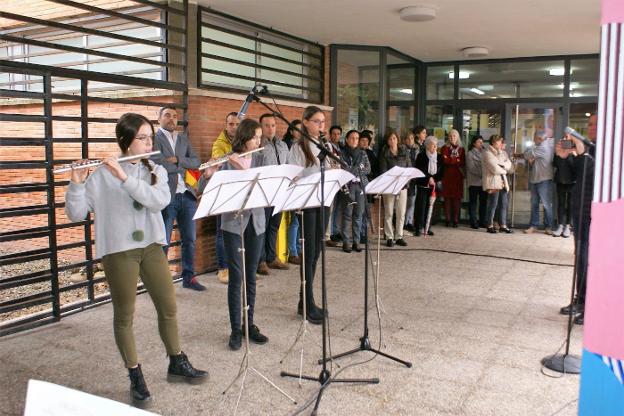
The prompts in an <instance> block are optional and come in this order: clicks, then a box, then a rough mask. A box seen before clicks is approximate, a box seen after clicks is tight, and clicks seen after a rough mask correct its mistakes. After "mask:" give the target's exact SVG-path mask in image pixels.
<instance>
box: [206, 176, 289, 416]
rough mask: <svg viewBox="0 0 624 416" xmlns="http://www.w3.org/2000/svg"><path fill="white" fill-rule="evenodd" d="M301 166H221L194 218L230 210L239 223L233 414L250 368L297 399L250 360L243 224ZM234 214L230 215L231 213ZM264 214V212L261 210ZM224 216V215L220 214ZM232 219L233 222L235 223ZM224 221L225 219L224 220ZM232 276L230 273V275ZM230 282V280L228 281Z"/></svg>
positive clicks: (246, 224) (276, 387) (265, 204)
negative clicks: (239, 334) (238, 341)
mask: <svg viewBox="0 0 624 416" xmlns="http://www.w3.org/2000/svg"><path fill="white" fill-rule="evenodd" d="M299 172H301V168H299V167H296V166H292V165H281V166H271V167H269V168H253V169H248V170H223V171H220V172H217V173H215V174H214V175H213V177H212V178H211V180H210V182H209V183H208V185H207V186H206V189H205V190H204V193H203V195H202V198H201V200H200V205H199V207H198V209H197V212H196V214H195V217H194V219H196V218H201V217H203V216H207V215H216V214H224V215H227V214H229V215H230V217H229V218H227V220H228V221H230V222H231V221H235V222H236V221H237V222H239V223H240V230H239V238H240V247H239V249H238V252H239V253H240V256H241V265H242V267H241V270H242V273H241V277H242V279H241V281H242V292H243V303H242V305H241V309H242V312H243V330H244V336H245V353H244V355H243V359H242V361H241V365H240V368H239V371H238V374H237V375H236V376H235V377H234V379H233V380H232V382H231V383H230V384H229V385H228V386H227V388H226V389H225V390H224V391H223V394H225V393H227V391H228V390H230V388H232V387H233V386H234V384H235V383H236V382H237V381H238V380H239V379H241V378H242V381H241V385H240V390H239V392H238V396H237V399H236V405H235V407H234V414H236V413H237V412H238V406H239V404H240V400H241V397H242V394H243V390H244V388H245V381H246V379H247V374H248V372H249V371H252V372H253V373H255V374H257V375H258V376H260V377H261V378H262V379H263V380H264V381H266V382H267V383H269V385H271V387H273V388H274V389H276V390H277V391H279V392H280V393H281V394H282V395H283V396H284V397H286V398H288V399H289V400H290V401H291V402H293V403H294V404H296V403H297V402H296V401H295V399H293V398H292V397H291V396H289V395H288V394H287V393H286V392H285V391H284V390H282V389H281V388H279V387H278V386H277V385H276V384H275V383H273V382H272V381H271V380H269V379H268V378H267V377H266V376H265V375H263V374H262V373H261V372H260V371H258V370H257V369H256V368H255V367H254V366H253V365H252V364H251V363H250V359H251V349H250V346H249V300H248V298H247V284H248V282H247V270H246V262H247V259H246V248H245V228H246V227H247V226H251V227H253V226H254V225H253V222H252V216H251V215H246V211H248V210H250V209H254V208H264V207H266V206H269V205H272V204H273V203H274V200H275V199H276V196H277V195H279V194H281V192H283V191H284V190H285V188H286V186H287V185H288V184H289V183H290V181H291V180H292V178H294V177H295V176H296V175H297V174H298V173H299ZM232 214H233V215H232ZM262 215H264V214H262ZM222 218H223V217H222ZM235 222H234V223H235ZM223 223H224V224H225V223H226V222H223ZM233 278H234V276H230V279H233ZM230 283H231V282H230Z"/></svg>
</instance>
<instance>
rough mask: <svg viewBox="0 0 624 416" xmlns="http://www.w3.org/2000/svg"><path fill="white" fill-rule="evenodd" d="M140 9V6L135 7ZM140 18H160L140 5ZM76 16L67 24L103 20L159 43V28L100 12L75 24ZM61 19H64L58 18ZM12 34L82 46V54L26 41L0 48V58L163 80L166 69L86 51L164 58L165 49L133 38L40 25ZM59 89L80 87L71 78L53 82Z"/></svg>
mask: <svg viewBox="0 0 624 416" xmlns="http://www.w3.org/2000/svg"><path fill="white" fill-rule="evenodd" d="M137 10H139V9H137ZM140 11H141V17H142V18H145V19H148V20H152V21H158V22H160V21H161V13H160V11H159V9H156V8H152V9H146V8H145V7H143V6H141V8H140ZM125 13H127V14H129V15H135V14H136V13H135V10H127V11H126V12H125ZM70 19H75V16H67V23H68V24H80V25H84V26H86V27H99V26H101V25H102V20H104V19H105V20H106V30H105V32H106V31H108V32H111V33H118V34H122V35H125V36H130V37H134V38H137V39H144V40H151V41H156V42H160V41H161V34H162V30H161V29H160V28H156V27H152V26H146V25H144V24H142V23H138V22H129V21H128V20H126V19H115V18H110V17H103V16H101V15H91V16H85V17H84V18H83V19H82V20H81V22H80V23H75V22H74V21H73V20H70ZM61 22H63V21H61ZM12 34H13V35H16V36H21V37H24V38H27V39H35V40H38V41H43V42H49V43H52V44H59V45H65V46H72V47H79V48H85V49H86V50H85V53H80V52H68V51H65V50H62V49H55V48H52V47H44V46H34V45H26V44H8V45H7V47H5V48H0V51H2V52H4V56H3V58H5V59H9V60H13V61H21V62H29V63H33V64H40V65H48V66H57V67H62V68H69V69H84V70H88V71H95V72H104V73H107V74H120V75H126V76H134V77H140V78H150V79H164V74H165V70H164V68H163V67H162V66H160V65H149V64H145V63H138V62H130V61H126V60H124V59H112V58H108V57H103V56H97V55H92V54H89V50H97V51H102V52H110V53H116V54H119V55H122V56H123V57H126V56H127V57H140V58H145V59H152V60H154V61H163V60H164V56H165V54H164V48H161V47H158V46H150V45H144V44H140V43H136V42H132V41H120V40H118V39H112V38H109V37H106V36H99V35H87V34H83V33H78V32H71V31H69V30H67V31H63V32H59V31H58V29H55V28H46V27H43V28H42V27H41V25H24V26H20V28H19V30H18V31H15V30H14V31H13V32H12ZM10 82H11V83H10V84H8V85H3V88H8V89H27V90H30V91H41V89H42V85H41V83H36V82H34V83H33V82H26V83H24V80H22V79H17V78H13V79H11V81H10ZM55 88H56V89H57V90H59V91H63V92H68V91H73V90H79V89H80V83H79V82H78V83H76V82H74V81H71V82H70V81H62V82H58V83H57V84H56V85H55Z"/></svg>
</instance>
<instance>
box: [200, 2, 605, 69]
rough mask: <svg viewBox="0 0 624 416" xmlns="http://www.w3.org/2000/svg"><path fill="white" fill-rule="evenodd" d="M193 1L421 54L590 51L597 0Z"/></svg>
mask: <svg viewBox="0 0 624 416" xmlns="http://www.w3.org/2000/svg"><path fill="white" fill-rule="evenodd" d="M197 2H198V3H199V4H200V5H201V6H205V7H208V6H210V7H211V8H213V9H215V10H217V11H220V12H224V13H227V14H230V15H233V16H236V17H239V18H241V19H244V20H249V21H252V22H255V23H258V24H261V25H263V26H268V27H273V28H274V29H276V30H279V31H282V32H286V33H288V34H291V35H295V36H299V37H302V38H304V39H307V40H311V41H315V42H318V43H321V44H323V45H329V44H332V43H345V44H354V45H376V46H390V47H392V48H394V49H397V50H398V51H401V52H403V53H405V54H407V55H410V56H412V57H415V58H418V59H421V60H423V61H426V62H432V61H445V60H460V59H464V57H463V56H462V54H461V52H460V50H461V49H462V48H465V47H468V46H476V45H478V46H486V47H488V48H489V49H490V55H489V56H488V58H511V57H525V56H544V55H568V54H585V53H598V52H599V51H600V43H599V42H600V0H425V2H423V3H421V2H419V1H413V0H197ZM419 4H427V5H431V6H434V7H435V8H437V10H438V13H437V17H436V19H434V20H432V21H429V22H403V21H401V20H400V19H399V10H400V9H401V8H403V7H406V6H413V5H419Z"/></svg>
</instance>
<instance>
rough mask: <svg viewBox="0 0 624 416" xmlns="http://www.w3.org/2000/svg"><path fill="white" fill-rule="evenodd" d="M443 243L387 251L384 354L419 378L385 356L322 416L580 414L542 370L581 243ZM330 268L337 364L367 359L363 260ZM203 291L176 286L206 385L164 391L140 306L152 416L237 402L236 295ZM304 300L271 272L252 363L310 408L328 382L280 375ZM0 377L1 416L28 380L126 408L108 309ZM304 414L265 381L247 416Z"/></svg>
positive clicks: (453, 233) (575, 349)
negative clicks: (232, 327)
mask: <svg viewBox="0 0 624 416" xmlns="http://www.w3.org/2000/svg"><path fill="white" fill-rule="evenodd" d="M434 231H436V235H435V236H434V237H432V238H428V239H422V238H418V239H417V238H414V237H410V238H408V240H407V241H408V244H409V247H407V248H406V249H398V248H396V249H387V250H386V249H384V250H383V251H382V275H381V278H380V281H379V288H380V295H381V300H382V304H383V306H384V309H385V313H382V314H381V316H382V322H383V344H384V345H385V349H384V350H385V351H387V352H388V353H390V354H393V355H396V356H398V357H400V358H403V359H406V360H409V361H412V362H413V364H414V365H413V367H412V368H411V369H407V368H405V367H403V366H401V365H399V364H397V363H394V362H392V361H390V360H387V359H385V358H383V357H377V358H375V359H374V360H372V361H371V362H368V363H366V364H364V365H360V366H355V367H352V368H349V369H347V370H345V371H344V373H343V375H344V376H346V377H379V378H380V379H381V382H380V384H379V385H373V386H369V385H366V386H347V385H336V384H334V385H332V386H331V387H330V388H329V389H328V390H327V391H326V392H325V394H324V396H323V399H322V401H321V407H320V411H319V414H321V415H354V414H359V415H380V414H387V415H427V416H431V415H444V416H450V415H454V416H457V415H475V416H476V415H479V416H487V415H508V416H512V415H522V416H526V415H535V416H541V415H543V416H548V415H555V414H556V415H558V416H561V415H574V414H576V409H577V402H576V400H577V398H578V388H579V378H578V376H571V375H566V376H564V377H562V378H550V377H546V376H544V375H542V373H541V372H540V359H541V358H542V357H544V356H546V355H548V354H552V353H554V352H556V351H557V350H558V349H559V347H560V346H561V345H562V343H563V342H564V339H565V332H566V322H567V321H566V318H565V317H563V316H561V315H559V314H558V311H559V307H560V306H562V305H564V304H565V303H566V302H567V300H568V298H569V293H570V282H571V278H572V267H571V265H572V251H573V242H572V239H563V238H553V237H550V236H545V235H543V234H539V235H525V234H523V233H521V232H519V231H516V233H514V234H512V235H500V234H499V235H489V234H486V233H485V232H483V230H481V231H480V232H475V231H473V230H470V229H468V228H465V227H460V228H458V229H448V228H440V227H434ZM428 249H431V250H428ZM445 250H447V251H450V252H452V253H449V252H445ZM458 252H463V253H472V254H477V255H465V254H458ZM484 256H495V257H494V258H492V257H484ZM521 259H524V260H521ZM327 264H328V270H329V274H328V284H329V305H330V318H331V336H332V337H331V348H332V350H333V351H334V352H341V351H344V350H346V349H350V348H353V347H355V346H357V343H358V338H359V337H360V336H361V333H362V320H361V319H358V317H359V316H360V315H361V313H362V302H363V289H362V276H361V275H362V270H363V266H364V255H363V253H361V254H356V253H352V254H345V253H343V252H342V251H339V250H337V249H328V262H327ZM200 280H201V281H202V283H204V284H206V285H207V286H208V290H207V291H206V292H203V293H198V292H193V291H188V290H185V289H182V288H181V286H179V285H178V286H177V287H176V290H177V300H178V310H179V317H180V330H181V338H182V343H183V348H184V350H185V352H187V353H188V355H189V357H190V358H191V361H192V362H193V364H196V365H197V366H198V367H200V368H205V369H208V370H209V371H210V376H211V379H210V381H209V382H208V383H207V384H205V385H201V386H184V385H178V384H175V385H170V384H168V383H167V381H166V365H167V361H166V357H165V353H164V350H163V348H162V346H161V343H160V340H159V338H158V332H157V328H156V318H155V312H154V309H153V307H152V305H151V302H150V300H149V297H148V296H147V295H141V296H139V298H138V301H137V313H136V316H135V332H136V335H137V345H138V347H139V357H140V361H141V362H142V364H143V368H144V373H145V376H146V381H147V383H148V386H149V388H150V390H151V392H152V395H153V397H154V401H153V405H152V407H151V408H150V410H151V411H153V412H155V413H159V414H162V415H199V414H206V415H209V414H210V415H217V414H229V413H231V411H232V409H233V406H234V403H235V399H236V393H237V390H235V391H231V392H229V393H228V394H227V395H225V396H223V395H222V394H221V392H222V391H223V389H224V388H225V386H227V385H228V384H229V382H230V381H231V380H232V378H233V377H234V376H235V375H236V373H237V370H238V368H239V363H240V360H241V358H242V356H243V352H242V351H239V352H231V351H229V350H228V348H227V338H228V335H229V324H228V316H227V302H226V291H227V287H226V286H225V285H222V284H220V283H218V281H217V279H216V276H215V275H214V274H210V275H204V276H202V277H200ZM317 281H320V279H317ZM297 293H298V273H297V272H296V271H294V270H290V271H282V272H280V271H273V272H272V275H271V276H268V277H264V278H263V279H262V280H261V282H260V283H259V287H258V295H257V304H256V314H255V315H256V319H255V320H256V323H257V324H258V326H259V327H260V328H261V329H262V331H263V332H264V333H266V334H267V335H268V336H269V338H270V341H269V343H268V344H266V345H264V346H252V348H253V352H252V360H253V364H254V366H255V367H256V368H258V369H259V370H260V371H262V372H263V373H265V374H266V375H267V376H268V377H269V378H271V379H272V380H273V381H275V382H276V383H277V384H278V385H279V386H281V387H282V388H284V389H285V390H287V392H289V393H290V394H291V395H293V396H294V397H295V398H296V399H297V400H298V402H299V404H301V403H304V402H305V401H306V400H307V399H309V398H311V397H312V395H313V394H314V392H315V390H316V389H317V388H318V383H311V382H307V383H304V384H303V385H302V387H301V388H299V387H298V385H297V382H296V381H294V380H289V379H283V378H281V377H280V376H279V374H280V371H282V370H287V371H294V372H296V371H297V369H298V355H291V356H290V357H289V358H288V359H287V360H286V362H285V363H284V364H279V361H280V358H281V357H282V355H283V354H284V352H285V351H286V350H287V349H288V347H289V346H290V344H291V343H292V340H293V339H294V337H295V334H296V332H297V329H298V327H299V321H298V319H297V315H296V314H295V309H296V304H297ZM352 322H353V323H352ZM370 322H371V325H370V333H371V340H372V342H373V344H374V345H377V344H378V336H379V331H378V328H379V326H378V321H377V319H376V316H375V315H374V314H372V315H371V319H370ZM350 323H352V324H350ZM348 324H350V325H348ZM345 326H346V328H345ZM343 328H344V330H342V329H343ZM320 334H321V331H320V327H317V326H311V335H310V334H308V340H309V341H308V344H307V349H306V354H305V357H304V372H305V373H307V374H311V375H318V374H319V371H320V366H318V365H316V364H315V362H316V359H317V358H318V357H319V356H320V351H321V350H320V347H319V346H318V344H317V343H315V342H318V341H320ZM581 337H582V328H578V327H577V328H574V330H573V337H572V347H571V352H572V353H575V354H580V352H581ZM297 354H298V351H297ZM371 357H372V354H369V353H360V354H356V355H355V356H352V357H351V358H348V359H345V360H341V361H340V363H339V364H340V366H341V368H344V367H345V365H346V364H348V363H353V362H356V361H364V360H366V359H369V358H371ZM0 366H1V367H2V372H0V403H2V406H1V409H0V414H2V415H17V414H21V413H22V412H23V406H24V400H25V395H26V384H27V381H28V379H31V378H34V379H39V380H45V381H50V382H54V383H58V384H62V385H65V386H68V387H72V388H75V389H79V390H82V391H86V392H88V393H92V394H96V395H100V396H103V397H107V398H110V399H114V400H118V401H126V400H127V398H128V392H127V391H128V380H127V377H126V372H125V371H124V369H123V364H122V362H121V359H120V358H119V356H118V352H117V349H116V348H115V343H114V340H113V334H112V307H111V305H110V304H108V305H105V306H102V307H98V308H95V309H92V310H90V311H86V312H83V313H80V314H76V315H74V316H71V317H68V318H64V319H63V320H62V321H61V322H60V323H59V324H53V325H47V326H45V327H42V328H39V329H35V330H31V331H27V332H23V333H19V334H16V335H11V336H8V337H4V338H1V339H0ZM337 370H338V368H337V367H336V365H334V372H336V371H337ZM555 376H559V374H555ZM296 409H297V406H295V405H292V404H289V403H288V402H287V401H286V400H284V399H283V398H282V397H281V396H280V395H279V394H278V393H277V392H276V391H275V390H273V389H271V388H270V387H269V386H268V385H267V384H265V383H264V382H262V381H261V380H260V379H259V378H258V377H256V376H255V375H250V376H249V377H248V379H247V382H246V388H245V393H244V395H243V399H242V401H241V407H240V409H239V414H254V415H257V414H266V415H269V414H271V415H276V414H291V413H293V412H294V411H295V410H296ZM304 414H309V410H306V412H305V413H304Z"/></svg>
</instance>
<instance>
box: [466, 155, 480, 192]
mask: <svg viewBox="0 0 624 416" xmlns="http://www.w3.org/2000/svg"><path fill="white" fill-rule="evenodd" d="M482 158H483V156H482V154H481V150H479V149H477V148H476V147H473V148H472V149H470V151H469V152H468V153H467V154H466V173H467V175H466V182H467V183H468V186H482V184H483V170H482V168H481V160H482Z"/></svg>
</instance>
